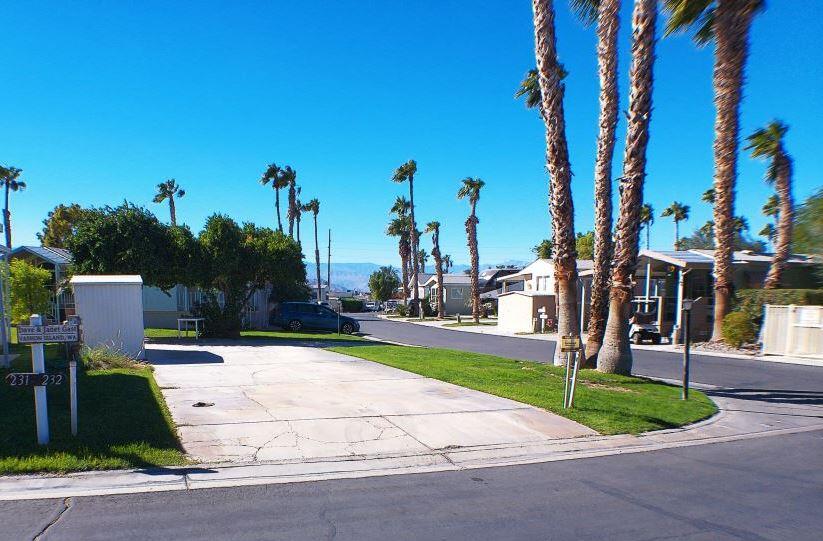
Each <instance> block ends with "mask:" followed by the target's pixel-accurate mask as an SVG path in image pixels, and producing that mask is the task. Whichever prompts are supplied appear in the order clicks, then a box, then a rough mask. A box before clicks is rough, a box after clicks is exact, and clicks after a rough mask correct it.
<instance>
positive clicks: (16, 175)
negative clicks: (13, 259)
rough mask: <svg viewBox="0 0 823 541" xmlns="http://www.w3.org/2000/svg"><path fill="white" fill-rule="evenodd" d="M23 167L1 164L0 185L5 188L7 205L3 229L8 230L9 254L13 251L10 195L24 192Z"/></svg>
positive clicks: (4, 208) (4, 210)
mask: <svg viewBox="0 0 823 541" xmlns="http://www.w3.org/2000/svg"><path fill="white" fill-rule="evenodd" d="M22 172H23V170H22V169H18V168H16V167H3V166H0V185H2V186H3V188H4V189H5V195H6V198H5V205H4V206H3V229H4V231H5V232H6V248H7V249H8V251H7V252H6V253H7V254H8V253H9V252H11V211H9V195H10V194H11V192H22V191H23V190H25V189H26V183H25V182H23V181H22V180H20V174H21V173H22Z"/></svg>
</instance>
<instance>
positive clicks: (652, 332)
mask: <svg viewBox="0 0 823 541" xmlns="http://www.w3.org/2000/svg"><path fill="white" fill-rule="evenodd" d="M662 302H663V299H662V298H660V297H648V298H647V297H638V298H635V299H632V311H633V313H632V317H631V319H630V320H629V324H630V327H629V338H631V341H632V343H633V344H642V343H643V342H645V341H651V343H652V344H655V345H657V344H659V343H660V340H661V336H662V335H661V333H660V324H661V321H660V317H661V314H662V312H661V306H662Z"/></svg>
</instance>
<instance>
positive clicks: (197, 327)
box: [177, 317, 206, 340]
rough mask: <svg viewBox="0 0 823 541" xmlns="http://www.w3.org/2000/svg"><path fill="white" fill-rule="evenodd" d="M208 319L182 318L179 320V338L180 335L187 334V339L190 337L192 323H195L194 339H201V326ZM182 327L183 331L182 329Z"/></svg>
mask: <svg viewBox="0 0 823 541" xmlns="http://www.w3.org/2000/svg"><path fill="white" fill-rule="evenodd" d="M205 321H206V319H205V318H202V317H181V318H177V338H180V333H181V331H182V332H185V333H186V338H188V337H189V329H190V328H191V327H189V324H190V323H194V339H195V340H197V339H198V338H200V324H201V323H203V322H205ZM181 325H182V329H181Z"/></svg>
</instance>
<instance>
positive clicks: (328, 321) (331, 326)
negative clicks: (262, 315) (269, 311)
mask: <svg viewBox="0 0 823 541" xmlns="http://www.w3.org/2000/svg"><path fill="white" fill-rule="evenodd" d="M272 323H274V324H275V325H277V326H278V327H282V328H284V329H287V330H290V331H294V332H298V331H302V330H304V329H305V330H317V331H334V332H338V331H339V332H342V333H345V334H351V333H353V332H358V331H359V330H360V324H359V323H358V322H357V320H356V319H352V318H350V317H347V316H342V315H340V314H338V313H337V312H335V311H334V310H332V309H330V308H326V307H325V306H321V305H319V304H314V303H311V302H284V303H281V304H280V307H279V309H278V311H277V313H276V314H275V316H274V318H273V321H272ZM338 325H339V327H338Z"/></svg>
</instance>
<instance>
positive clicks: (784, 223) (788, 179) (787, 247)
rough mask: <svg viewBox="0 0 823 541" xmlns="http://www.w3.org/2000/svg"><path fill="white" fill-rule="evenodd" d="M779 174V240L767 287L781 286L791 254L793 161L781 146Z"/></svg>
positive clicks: (776, 187) (776, 180) (777, 184)
mask: <svg viewBox="0 0 823 541" xmlns="http://www.w3.org/2000/svg"><path fill="white" fill-rule="evenodd" d="M775 160H776V161H777V163H776V169H777V175H776V178H775V189H776V190H777V196H778V197H779V198H780V213H779V214H778V226H777V240H776V242H775V243H774V244H775V245H774V257H773V258H772V265H771V267H770V268H769V274H768V275H767V276H766V283H765V284H764V286H763V287H764V288H765V289H777V288H778V287H780V279H781V278H782V276H783V271H784V270H785V267H786V261H787V260H788V259H789V257H790V255H791V246H792V221H793V220H794V204H793V202H792V161H791V158H789V157H788V156H787V155H786V153H785V151H784V150H783V149H782V147H781V148H780V150H778V153H777V156H776V157H775Z"/></svg>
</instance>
